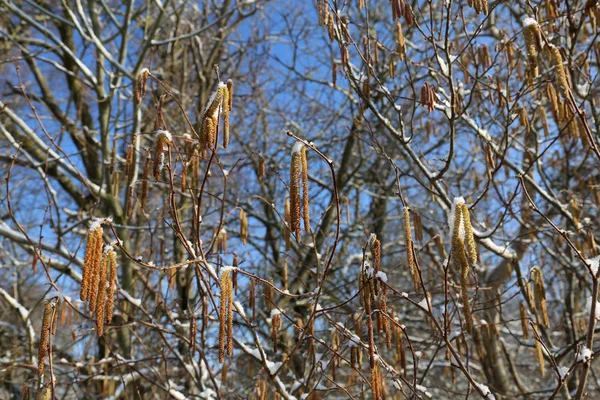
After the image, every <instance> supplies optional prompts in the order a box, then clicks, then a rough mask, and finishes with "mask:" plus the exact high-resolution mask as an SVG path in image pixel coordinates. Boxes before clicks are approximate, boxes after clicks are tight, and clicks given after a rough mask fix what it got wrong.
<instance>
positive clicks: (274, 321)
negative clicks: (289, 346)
mask: <svg viewBox="0 0 600 400" xmlns="http://www.w3.org/2000/svg"><path fill="white" fill-rule="evenodd" d="M280 325H281V312H280V311H279V310H277V309H273V310H271V335H272V336H273V351H274V352H275V353H277V339H278V336H279V327H280Z"/></svg>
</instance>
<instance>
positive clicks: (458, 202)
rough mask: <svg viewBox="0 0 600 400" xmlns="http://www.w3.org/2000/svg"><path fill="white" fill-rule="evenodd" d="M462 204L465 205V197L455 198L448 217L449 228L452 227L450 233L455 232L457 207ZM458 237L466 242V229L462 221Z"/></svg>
mask: <svg viewBox="0 0 600 400" xmlns="http://www.w3.org/2000/svg"><path fill="white" fill-rule="evenodd" d="M462 204H465V199H464V197H462V196H460V197H455V198H454V201H453V202H452V208H451V209H450V215H449V216H448V226H449V227H450V232H453V230H454V220H455V219H456V207H457V206H459V205H462ZM458 237H460V238H461V239H462V240H465V227H464V223H463V222H462V221H460V227H459V230H458Z"/></svg>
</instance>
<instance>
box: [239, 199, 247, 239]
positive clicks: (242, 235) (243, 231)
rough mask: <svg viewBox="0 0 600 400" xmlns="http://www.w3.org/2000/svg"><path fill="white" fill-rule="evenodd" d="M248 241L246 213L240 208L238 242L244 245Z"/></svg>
mask: <svg viewBox="0 0 600 400" xmlns="http://www.w3.org/2000/svg"><path fill="white" fill-rule="evenodd" d="M247 239H248V217H247V216H246V212H245V211H244V210H242V209H241V208H240V240H241V241H242V243H243V244H244V245H245V244H246V240H247Z"/></svg>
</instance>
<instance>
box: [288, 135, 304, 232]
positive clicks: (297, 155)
mask: <svg viewBox="0 0 600 400" xmlns="http://www.w3.org/2000/svg"><path fill="white" fill-rule="evenodd" d="M302 147H303V145H302V143H300V142H297V143H296V144H295V145H294V148H293V149H292V161H291V163H290V222H291V226H290V229H291V230H292V232H294V233H295V234H296V241H298V242H299V241H300V217H301V210H300V209H301V207H300V177H301V175H302V155H301V153H302Z"/></svg>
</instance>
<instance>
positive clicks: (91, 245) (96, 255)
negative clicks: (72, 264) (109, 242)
mask: <svg viewBox="0 0 600 400" xmlns="http://www.w3.org/2000/svg"><path fill="white" fill-rule="evenodd" d="M101 258H102V227H101V226H100V225H98V226H96V225H94V229H93V230H90V231H89V232H88V241H87V245H86V247H85V258H84V262H83V277H82V278H81V293H80V299H81V301H86V300H87V299H88V297H90V296H89V295H90V290H91V286H92V281H93V279H94V278H95V276H94V270H95V267H96V264H99V263H100V259H101Z"/></svg>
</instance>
